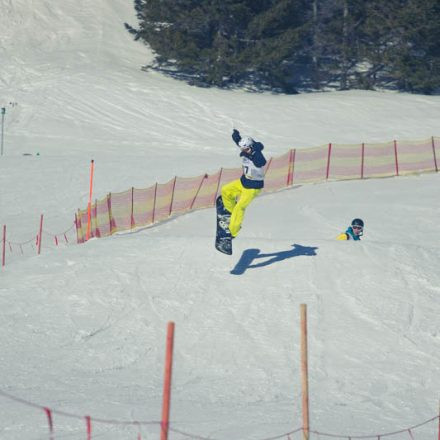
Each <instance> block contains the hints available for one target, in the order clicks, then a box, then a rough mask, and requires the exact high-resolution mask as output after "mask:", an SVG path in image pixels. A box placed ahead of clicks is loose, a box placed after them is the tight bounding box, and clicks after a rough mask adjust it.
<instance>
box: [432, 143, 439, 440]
mask: <svg viewBox="0 0 440 440" xmlns="http://www.w3.org/2000/svg"><path fill="white" fill-rule="evenodd" d="M431 142H432V154H433V155H434V166H435V172H436V173H438V166H437V156H436V154H435V142H434V136H432V137H431ZM439 440H440V438H439Z"/></svg>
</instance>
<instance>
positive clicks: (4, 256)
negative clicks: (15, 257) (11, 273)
mask: <svg viewBox="0 0 440 440" xmlns="http://www.w3.org/2000/svg"><path fill="white" fill-rule="evenodd" d="M5 264H6V225H3V239H2V267H4V266H5Z"/></svg>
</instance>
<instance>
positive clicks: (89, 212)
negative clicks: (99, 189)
mask: <svg viewBox="0 0 440 440" xmlns="http://www.w3.org/2000/svg"><path fill="white" fill-rule="evenodd" d="M94 167H95V161H94V160H93V159H92V161H91V162H90V189H89V204H88V206H87V232H86V241H88V239H89V237H90V227H91V222H92V217H91V209H92V191H93V170H94Z"/></svg>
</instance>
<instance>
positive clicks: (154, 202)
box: [151, 182, 157, 224]
mask: <svg viewBox="0 0 440 440" xmlns="http://www.w3.org/2000/svg"><path fill="white" fill-rule="evenodd" d="M156 197H157V182H156V186H155V187H154V200H153V218H152V220H151V224H153V223H154V216H155V213H156Z"/></svg>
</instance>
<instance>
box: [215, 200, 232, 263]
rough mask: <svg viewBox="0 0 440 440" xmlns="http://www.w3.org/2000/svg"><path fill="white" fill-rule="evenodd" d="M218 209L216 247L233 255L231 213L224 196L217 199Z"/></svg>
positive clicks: (216, 205)
mask: <svg viewBox="0 0 440 440" xmlns="http://www.w3.org/2000/svg"><path fill="white" fill-rule="evenodd" d="M215 207H216V211H217V232H216V235H215V248H216V249H217V250H218V251H220V252H223V253H224V254H227V255H232V235H231V232H230V231H229V222H230V220H231V213H230V212H229V211H227V210H226V209H225V207H224V205H223V200H222V196H221V195H220V196H218V197H217V200H216V201H215Z"/></svg>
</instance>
